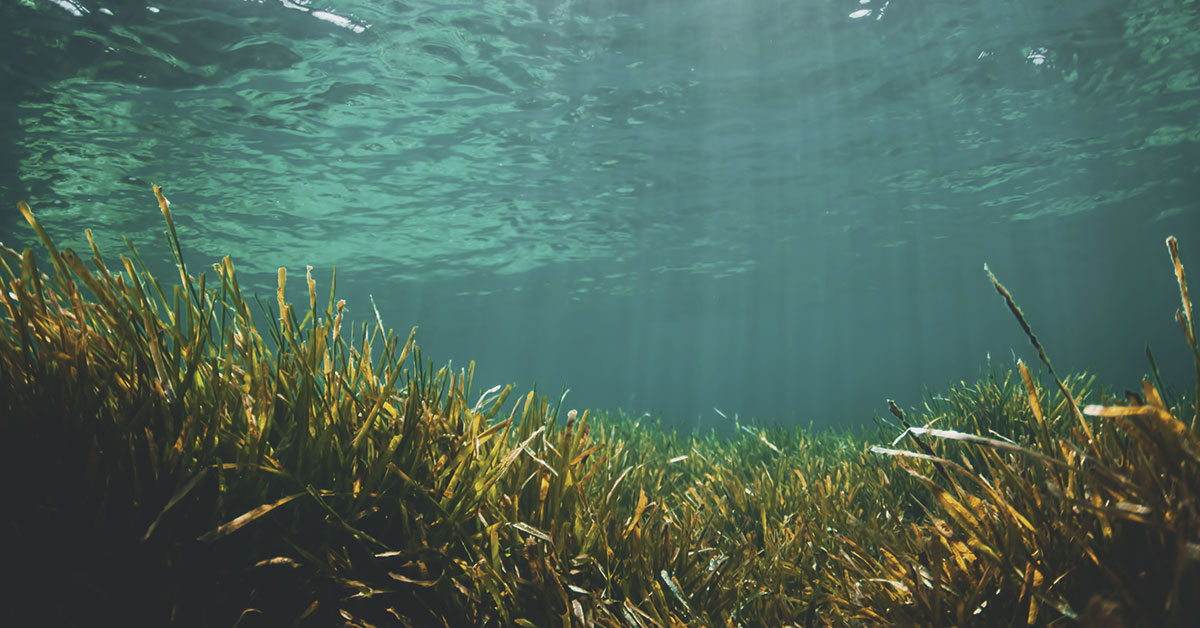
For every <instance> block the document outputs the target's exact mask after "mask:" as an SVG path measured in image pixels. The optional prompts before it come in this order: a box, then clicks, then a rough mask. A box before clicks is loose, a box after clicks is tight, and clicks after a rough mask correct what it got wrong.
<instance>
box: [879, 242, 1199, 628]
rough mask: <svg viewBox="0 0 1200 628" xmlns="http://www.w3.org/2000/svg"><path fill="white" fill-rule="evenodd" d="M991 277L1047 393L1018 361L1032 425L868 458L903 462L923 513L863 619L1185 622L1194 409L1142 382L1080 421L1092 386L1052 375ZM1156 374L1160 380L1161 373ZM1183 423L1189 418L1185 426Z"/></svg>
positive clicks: (1193, 564)
mask: <svg viewBox="0 0 1200 628" xmlns="http://www.w3.org/2000/svg"><path fill="white" fill-rule="evenodd" d="M1167 245H1168V248H1169V251H1170V254H1171V260H1172V263H1173V265H1174V268H1175V274H1176V278H1177V280H1178V283H1179V289H1180V295H1181V300H1182V309H1181V311H1180V312H1177V314H1176V319H1177V321H1178V322H1179V325H1180V326H1181V327H1182V328H1183V332H1184V336H1185V339H1186V341H1187V343H1188V345H1189V346H1190V348H1191V350H1192V354H1193V356H1194V358H1195V362H1196V368H1197V373H1198V375H1200V352H1198V351H1197V345H1196V336H1195V322H1194V319H1193V318H1192V304H1191V300H1190V298H1189V296H1188V289H1187V281H1186V277H1185V275H1184V271H1183V265H1182V263H1181V261H1180V259H1179V252H1178V247H1177V244H1176V241H1175V239H1174V238H1168V240H1167ZM988 276H989V278H990V279H991V281H992V282H993V285H994V286H995V288H996V291H997V292H998V293H999V294H1000V295H1001V296H1003V297H1004V300H1005V302H1006V304H1007V305H1008V307H1009V309H1010V310H1011V311H1012V313H1013V314H1014V316H1015V317H1016V318H1017V321H1018V322H1019V323H1020V325H1021V328H1022V329H1023V330H1024V332H1025V334H1026V336H1027V337H1028V338H1029V340H1030V342H1031V343H1032V345H1033V347H1034V348H1035V349H1036V351H1037V353H1038V357H1039V358H1040V360H1041V361H1042V363H1043V364H1044V365H1045V367H1046V369H1047V371H1048V372H1049V375H1050V377H1051V379H1052V380H1053V381H1054V384H1055V387H1056V389H1057V393H1056V394H1051V393H1049V392H1047V391H1045V390H1044V389H1042V388H1041V387H1039V386H1038V385H1037V383H1036V382H1035V380H1034V378H1033V377H1032V375H1031V374H1030V371H1029V369H1028V368H1027V367H1026V365H1025V364H1024V363H1022V362H1018V363H1017V367H1018V370H1019V371H1020V379H1021V382H1022V383H1023V386H1024V389H1025V392H1026V393H1027V402H1026V403H1027V407H1028V410H1029V414H1030V415H1031V416H1030V418H1031V419H1032V421H1031V422H1030V423H1028V428H1027V429H1019V428H1018V429H1019V431H1020V432H1021V433H1019V434H1013V435H1012V438H1008V437H1002V436H1001V437H984V436H979V435H977V434H981V433H983V431H984V429H983V428H988V429H990V427H989V426H988V425H986V423H985V422H982V421H979V422H977V423H976V424H975V425H971V426H970V427H971V428H973V429H971V430H970V432H974V433H969V432H967V431H961V430H955V429H946V428H941V429H935V428H924V427H909V428H908V429H906V430H905V435H907V436H911V437H913V438H914V439H915V438H917V437H922V436H923V437H926V438H927V439H932V440H934V441H935V442H937V441H940V443H939V447H938V449H939V452H938V453H937V454H934V453H933V452H932V451H931V450H929V449H928V447H926V448H925V450H924V451H922V452H913V451H908V450H900V449H894V448H884V447H874V448H872V449H873V450H874V451H875V452H877V453H881V454H886V455H889V456H895V457H897V459H898V460H897V461H898V464H899V465H900V466H901V467H902V468H904V469H905V470H906V471H908V472H909V473H910V474H911V475H912V476H913V477H914V478H916V479H917V480H919V481H920V482H921V483H922V484H923V485H925V487H926V488H927V489H928V490H929V491H930V494H931V495H932V498H933V502H932V504H930V506H929V512H928V517H927V520H926V522H925V523H924V524H923V525H921V526H918V527H914V529H913V534H912V536H911V538H910V539H909V540H908V542H909V543H910V546H909V547H908V548H907V551H905V552H901V553H899V554H895V553H893V552H891V551H889V552H885V553H884V555H885V556H888V557H894V558H895V560H892V559H891V558H887V559H884V560H882V561H880V560H878V559H872V560H873V561H874V567H875V568H877V569H878V570H879V572H878V573H880V574H881V577H879V578H877V579H875V580H873V581H872V582H873V583H872V584H871V585H869V586H866V587H865V588H866V590H867V591H868V593H867V595H869V596H870V599H871V601H870V602H869V603H868V606H872V607H874V608H876V609H879V610H883V609H886V610H887V612H888V615H886V616H889V617H892V618H903V620H902V621H899V622H897V623H901V624H905V625H925V626H939V625H946V626H950V625H960V626H961V625H1005V626H1015V625H1044V624H1055V623H1057V622H1058V621H1059V620H1057V619H1054V617H1065V618H1068V619H1072V620H1079V621H1080V622H1081V623H1082V625H1085V626H1092V627H1094V628H1095V627H1099V626H1128V627H1131V628H1132V627H1133V626H1146V627H1150V626H1156V627H1157V626H1178V627H1181V628H1182V627H1184V626H1191V625H1193V624H1194V621H1195V618H1196V617H1200V510H1198V508H1197V496H1198V495H1200V439H1198V438H1197V435H1196V432H1195V417H1196V412H1197V408H1196V400H1195V397H1194V398H1193V401H1192V408H1190V409H1188V408H1186V407H1182V406H1180V405H1179V404H1168V403H1167V402H1166V401H1164V399H1163V397H1162V395H1161V394H1160V392H1159V389H1158V387H1156V386H1155V385H1154V384H1153V383H1151V381H1150V380H1149V379H1145V380H1143V381H1142V385H1141V392H1140V394H1139V393H1132V392H1130V393H1127V398H1126V402H1127V405H1115V404H1113V403H1112V402H1111V401H1108V402H1106V403H1100V404H1088V405H1085V406H1083V407H1082V408H1081V407H1080V405H1081V404H1080V402H1078V401H1077V400H1078V399H1081V398H1083V396H1084V394H1083V392H1084V389H1086V388H1087V387H1088V386H1089V384H1088V383H1087V382H1085V381H1083V380H1080V379H1079V378H1065V379H1063V378H1060V377H1059V376H1058V375H1057V374H1056V373H1055V371H1054V368H1053V367H1052V366H1051V363H1050V360H1049V358H1048V357H1047V355H1046V352H1045V350H1044V348H1043V346H1042V344H1041V342H1040V341H1039V340H1038V338H1037V336H1036V335H1035V334H1034V333H1033V330H1032V328H1031V327H1030V325H1029V323H1028V322H1027V320H1026V318H1025V315H1024V313H1023V312H1022V311H1021V309H1020V308H1019V307H1018V306H1017V305H1016V302H1015V300H1014V299H1013V297H1012V295H1011V293H1009V291H1008V290H1007V289H1006V288H1005V287H1004V286H1003V285H1002V284H1001V283H1000V282H999V281H998V280H997V279H996V278H995V276H994V275H992V274H991V271H988ZM1148 355H1149V353H1148ZM1150 359H1151V365H1152V366H1153V365H1154V362H1153V356H1152V355H1151V356H1150ZM1154 375H1155V378H1156V379H1159V376H1158V373H1157V368H1156V367H1155V368H1154ZM1004 385H1005V386H1006V387H1007V386H1008V385H1009V384H1008V380H1007V379H1006V380H1005V382H1004ZM1197 394H1200V379H1198V380H1197ZM982 398H984V396H983V395H978V394H974V395H965V396H964V395H962V394H954V395H950V401H949V402H948V403H946V404H944V405H946V406H949V407H948V408H940V409H939V411H936V412H934V411H932V409H931V412H930V414H931V416H930V417H929V418H930V419H931V420H932V421H939V420H942V419H945V418H946V415H945V414H944V413H945V412H947V411H949V412H955V411H958V412H960V417H959V419H960V420H959V421H951V422H961V411H962V410H963V408H965V407H967V406H971V405H976V404H977V403H978V402H979V400H980V399H982ZM1010 398H1012V397H1011V396H1010ZM1014 410H1015V409H1012V410H1009V411H1008V412H1006V413H1004V414H1005V415H1007V416H1012V415H1013V412H1014ZM1181 414H1191V422H1192V426H1189V425H1188V424H1187V423H1185V422H1184V421H1183V420H1181V419H1180V418H1178V416H1179V415H1181ZM968 416H970V417H972V419H973V420H974V421H978V419H977V418H976V417H978V415H977V414H968ZM1088 417H1094V418H1092V419H1089V418H1088ZM1010 427H1018V426H1013V425H1010ZM1013 438H1016V439H1019V442H1018V440H1013ZM898 441H899V439H897V442H898ZM952 444H961V445H960V447H952V446H951V445H952ZM894 446H895V443H894V444H893V447H894ZM956 455H957V456H958V457H959V461H955V460H954V459H952V457H954V456H956ZM908 461H912V462H908ZM917 461H930V462H932V463H933V464H935V465H938V467H937V468H938V469H939V470H941V474H942V478H941V479H942V480H944V481H935V480H934V479H933V478H930V477H929V476H927V475H926V474H924V473H922V472H921V471H920V470H919V468H918V467H917V464H918V462H917ZM947 470H948V471H947ZM866 562H870V561H866ZM864 564H866V563H864ZM870 569H871V567H865V570H870ZM1047 614H1050V615H1051V616H1052V617H1051V618H1049V619H1047V618H1046V615H1047Z"/></svg>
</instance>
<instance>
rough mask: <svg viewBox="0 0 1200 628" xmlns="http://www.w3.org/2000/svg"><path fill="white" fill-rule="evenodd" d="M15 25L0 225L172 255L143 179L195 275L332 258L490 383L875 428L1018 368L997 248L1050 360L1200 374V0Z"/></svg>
mask: <svg viewBox="0 0 1200 628" xmlns="http://www.w3.org/2000/svg"><path fill="white" fill-rule="evenodd" d="M0 22H2V23H3V24H5V26H4V27H2V28H3V30H5V31H7V32H6V34H5V36H4V37H3V38H2V40H3V41H2V43H0V80H2V81H3V84H4V86H5V89H4V90H3V91H4V93H3V94H0V100H2V102H0V132H2V137H0V153H2V154H0V166H2V168H0V170H2V171H0V193H2V194H3V199H2V200H3V204H4V206H5V207H8V208H12V207H13V205H14V204H15V201H16V200H17V199H19V198H21V199H28V200H29V201H30V202H31V204H32V205H33V206H34V208H35V210H37V211H38V212H39V215H40V216H41V217H42V221H43V222H44V223H46V224H47V225H48V226H49V227H50V231H51V233H52V235H54V236H55V237H56V238H59V239H61V240H62V241H63V242H67V243H69V244H71V245H73V246H75V247H80V246H81V245H82V244H81V243H82V242H83V240H82V238H81V237H80V236H81V231H82V229H84V228H89V227H90V228H92V229H93V230H94V231H95V232H96V233H97V235H98V236H99V240H100V241H101V242H102V244H103V245H104V247H105V249H106V250H108V251H110V252H111V253H112V254H116V253H117V252H118V251H119V250H120V247H121V246H123V245H122V244H121V240H120V237H119V236H120V234H122V233H124V234H127V235H128V236H129V237H130V238H131V240H132V241H134V242H136V243H137V244H138V245H139V246H140V247H143V248H144V249H145V250H146V252H147V254H148V257H150V258H152V259H155V260H158V261H157V262H156V263H157V264H160V265H161V264H165V263H166V261H167V255H166V253H165V249H164V248H163V247H162V246H161V231H162V225H161V220H160V217H159V214H158V212H157V208H156V206H155V205H154V203H153V199H152V197H151V196H150V195H149V191H148V186H149V184H150V183H152V182H153V183H158V184H160V185H163V186H164V188H165V190H166V192H167V195H168V196H169V197H170V198H171V200H172V201H173V203H174V207H175V211H176V212H177V220H178V223H179V226H180V227H181V238H182V239H183V241H184V247H185V249H186V250H187V251H188V253H189V255H190V256H191V258H192V259H196V260H202V261H204V262H205V263H207V262H211V261H214V260H216V259H218V258H219V257H221V256H223V255H232V256H233V258H234V260H235V264H236V265H237V266H238V268H239V269H240V270H241V271H242V272H243V273H245V284H246V285H249V286H252V287H254V288H255V289H257V290H259V291H264V292H266V291H270V290H272V288H271V286H272V285H273V284H272V282H273V281H274V279H273V278H274V270H275V268H276V267H278V266H287V267H289V268H290V269H291V272H292V273H293V276H294V277H298V276H300V275H302V273H303V271H304V267H305V266H306V265H311V266H313V267H314V274H315V276H316V277H317V278H318V280H319V281H320V282H321V285H322V286H324V287H327V286H328V276H329V273H330V271H331V270H332V268H333V267H334V266H335V265H336V267H337V269H338V273H339V286H340V287H341V288H342V290H341V292H342V293H343V294H344V296H345V297H346V298H347V299H348V301H349V304H350V307H351V311H352V312H356V313H357V314H359V315H361V316H362V317H363V318H366V317H367V315H368V313H370V312H371V309H370V308H371V306H370V302H369V301H368V299H367V297H368V295H372V296H373V297H374V299H375V301H376V303H377V304H378V306H379V308H380V312H381V315H382V316H383V317H384V322H385V324H388V325H393V326H396V327H400V328H407V327H408V326H409V325H414V324H415V325H419V326H420V331H419V332H418V339H419V340H421V341H422V343H423V345H424V346H425V347H426V349H427V351H428V352H429V353H430V355H432V356H434V357H435V359H436V360H445V359H454V360H455V363H456V364H459V365H461V364H463V363H465V361H466V360H468V359H476V360H478V361H479V362H480V374H481V379H482V380H486V381H480V382H479V383H480V384H482V385H483V386H484V387H487V386H490V385H491V384H492V383H495V382H510V381H511V382H516V383H517V384H518V385H520V386H523V387H528V386H530V385H533V384H534V383H535V382H536V383H537V384H538V385H539V386H540V388H541V390H542V391H543V392H554V393H555V394H557V391H558V390H560V387H561V386H562V385H563V384H564V383H565V384H566V385H567V386H569V387H570V388H572V389H573V392H572V393H571V396H570V397H568V399H569V400H571V401H569V402H568V404H569V405H571V403H572V401H573V402H574V404H575V405H580V406H603V407H615V406H621V407H624V408H627V409H629V410H631V411H634V412H642V411H647V410H649V411H654V412H662V413H664V415H665V416H666V417H667V419H668V420H669V421H674V422H686V423H688V424H691V423H692V422H693V421H695V420H697V419H698V418H700V417H703V418H704V420H708V419H711V418H712V417H714V416H715V414H714V413H713V412H712V410H711V408H712V407H713V406H719V407H722V408H723V409H725V410H727V411H728V412H733V411H739V412H741V413H742V414H750V415H756V416H761V417H771V418H778V419H782V420H788V421H793V420H798V421H803V422H806V423H807V422H808V421H814V422H817V423H829V422H864V421H866V420H868V419H869V417H870V415H871V413H872V412H875V411H877V410H879V409H881V408H883V407H885V406H883V404H882V403H881V402H882V399H883V398H885V397H895V398H897V399H899V400H907V401H908V402H915V401H916V400H917V399H918V398H919V395H920V393H921V388H922V386H926V385H927V386H932V387H935V388H937V387H942V386H944V385H945V384H946V383H948V382H951V381H955V380H958V379H963V378H966V379H970V378H973V377H975V376H976V375H977V374H978V373H979V372H980V369H981V368H986V365H987V363H988V360H989V358H990V360H991V362H992V363H993V364H994V365H997V366H998V365H1001V364H1010V363H1011V360H1012V356H1013V354H1014V352H1015V353H1016V354H1017V355H1025V354H1026V353H1027V351H1026V343H1025V341H1024V340H1023V338H1022V337H1021V335H1020V333H1019V329H1018V328H1017V327H1016V325H1015V323H1014V322H1012V321H1011V320H1009V319H1008V318H1007V316H1008V314H1007V312H1006V311H1005V309H1004V307H1003V303H1002V302H1001V301H999V300H998V297H997V296H996V295H995V294H994V293H993V292H992V291H991V286H990V284H988V282H987V281H986V280H985V278H984V275H983V273H982V266H983V264H984V263H985V262H987V263H989V264H990V265H991V267H992V268H993V270H995V271H996V272H997V273H998V274H999V275H1000V276H1001V278H1002V279H1003V280H1005V281H1006V282H1007V283H1008V284H1009V287H1010V288H1011V289H1012V290H1013V291H1014V293H1015V294H1016V296H1017V298H1018V300H1019V301H1021V302H1022V304H1023V305H1024V306H1025V307H1026V310H1027V312H1028V313H1029V314H1030V316H1031V318H1032V322H1033V323H1034V325H1035V327H1036V328H1037V329H1038V331H1039V332H1040V333H1041V334H1042V335H1043V339H1044V340H1045V341H1046V342H1047V345H1048V349H1049V350H1050V352H1051V354H1052V356H1058V357H1057V358H1056V359H1057V360H1059V361H1060V362H1061V363H1062V366H1059V368H1060V369H1063V370H1075V369H1083V368H1090V369H1093V370H1095V371H1096V372H1098V373H1099V374H1100V375H1101V376H1102V377H1103V378H1105V379H1106V381H1108V380H1111V383H1113V384H1119V385H1122V386H1129V385H1133V384H1135V383H1136V378H1137V377H1139V376H1140V375H1141V373H1142V371H1144V370H1145V367H1144V359H1143V357H1142V355H1143V351H1144V345H1145V343H1146V341H1148V340H1149V341H1151V342H1152V343H1154V346H1155V347H1156V351H1158V352H1160V353H1161V354H1162V356H1161V360H1162V361H1164V363H1165V365H1169V366H1170V367H1171V368H1172V369H1173V370H1175V372H1176V373H1177V375H1178V381H1180V382H1186V381H1188V374H1187V372H1186V370H1185V369H1186V368H1187V367H1188V362H1187V361H1186V354H1185V353H1184V351H1183V349H1182V343H1181V341H1180V339H1179V338H1178V337H1177V336H1178V335H1179V334H1178V329H1176V328H1174V327H1173V323H1172V321H1171V314H1172V313H1173V311H1174V308H1175V307H1176V304H1177V302H1178V297H1177V294H1176V293H1175V292H1174V288H1173V284H1172V277H1171V274H1170V267H1169V265H1168V264H1167V258H1166V254H1165V249H1164V247H1163V245H1162V240H1163V238H1165V237H1166V236H1167V235H1169V234H1171V233H1174V234H1176V235H1178V236H1179V237H1180V238H1181V241H1182V242H1183V247H1184V253H1185V261H1187V260H1188V259H1189V258H1188V257H1187V256H1188V255H1189V252H1191V251H1200V228H1198V227H1200V165H1198V164H1200V160H1198V157H1200V34H1197V33H1200V5H1198V4H1197V3H1195V2H1190V1H1182V0H1175V1H1168V2H1150V1H1146V0H1138V1H1135V2H1129V1H1120V2H1118V1H1104V0H1090V1H1087V2H1034V1H1031V0H1018V1H1014V2H959V1H932V2H931V1H911V0H862V1H858V0H849V1H846V0H838V1H828V0H821V1H815V0H800V1H796V0H745V1H738V2H730V1H728V0H722V1H714V0H656V1H653V2H646V1H634V0H627V1H617V0H579V1H575V2H555V1H550V0H545V1H541V2H515V1H514V2H463V3H438V2H385V1H375V0H335V1H333V2H327V3H313V2H291V1H288V0H284V1H282V2H279V1H275V0H264V1H263V2H244V1H238V0H211V1H203V2H202V1H199V0H192V1H170V2H159V3H152V4H146V3H144V2H140V3H139V2H128V1H125V0H116V1H112V2H97V1H93V0H20V1H17V0H11V1H8V2H4V3H3V4H2V5H0ZM31 239H32V238H31V234H30V233H29V231H28V229H26V228H25V227H23V226H22V225H21V224H20V217H19V215H18V214H17V213H16V212H13V211H11V210H10V211H8V212H6V213H5V214H4V215H3V216H2V217H0V241H3V242H4V243H5V244H6V245H8V246H10V247H14V248H16V247H18V246H24V245H26V244H28V243H30V242H31ZM1190 259H1195V260H1197V261H1196V262H1193V265H1196V266H1197V267H1198V268H1200V254H1192V255H1191V256H1190ZM295 283H296V284H299V283H301V282H299V281H296V282H295ZM371 317H372V318H373V314H371ZM1064 367H1066V368H1064Z"/></svg>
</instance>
